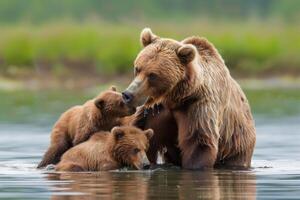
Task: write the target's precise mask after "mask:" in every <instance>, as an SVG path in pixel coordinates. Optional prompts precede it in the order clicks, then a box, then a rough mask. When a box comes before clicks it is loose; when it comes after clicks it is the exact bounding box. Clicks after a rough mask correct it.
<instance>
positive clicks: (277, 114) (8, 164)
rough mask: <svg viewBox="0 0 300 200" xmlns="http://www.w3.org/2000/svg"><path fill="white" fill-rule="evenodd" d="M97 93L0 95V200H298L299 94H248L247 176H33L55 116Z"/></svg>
mask: <svg viewBox="0 0 300 200" xmlns="http://www.w3.org/2000/svg"><path fill="white" fill-rule="evenodd" d="M93 94H95V93H94V91H87V92H86V91H63V92H60V91H47V92H33V91H0V112H1V113H0V199H130V200H131V199H136V200H141V199H189V200H192V199H198V198H199V199H201V198H209V199H221V198H222V199H299V198H300V91H299V89H272V90H266V89H265V90H263V89H261V90H246V94H247V96H248V98H249V101H250V103H251V106H252V110H253V113H254V117H255V120H256V128H257V145H256V149H255V153H254V157H253V162H252V166H253V168H252V169H251V170H248V171H232V170H211V171H184V170H179V169H166V168H161V169H156V170H154V171H149V170H145V171H125V170H124V171H114V172H99V173H62V174H58V173H51V172H49V171H45V170H37V169H35V167H36V165H37V163H38V162H39V161H40V159H41V156H42V154H43V153H44V151H45V149H46V148H47V146H48V143H49V133H50V131H51V127H52V125H53V123H54V122H55V120H56V119H57V118H58V116H59V114H60V113H61V112H63V111H64V110H65V109H66V108H68V107H70V106H72V105H76V104H81V103H82V102H84V101H85V99H87V98H90V97H92V96H93Z"/></svg>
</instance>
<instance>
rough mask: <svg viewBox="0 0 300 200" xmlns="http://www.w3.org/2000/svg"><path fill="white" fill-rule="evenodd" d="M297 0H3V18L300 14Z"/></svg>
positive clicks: (285, 17) (290, 17) (293, 17)
mask: <svg viewBox="0 0 300 200" xmlns="http://www.w3.org/2000/svg"><path fill="white" fill-rule="evenodd" d="M299 11H300V1H298V0H209V1H207V0H151V1H149V0H51V1H45V0H1V1H0V22H2V23H12V22H19V21H30V22H34V23H41V22H45V21H51V20H57V19H61V18H71V19H75V20H84V19H86V18H87V17H100V18H103V19H105V20H122V19H154V20H155V19H156V20H157V19H164V18H166V19H169V18H175V19H176V18H182V17H183V18H189V17H194V16H203V17H206V18H212V19H236V18H238V19H246V18H250V17H256V18H259V19H269V18H273V17H277V18H280V19H282V20H284V21H287V22H295V21H297V20H298V19H299V18H300V12H299Z"/></svg>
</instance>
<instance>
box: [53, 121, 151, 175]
mask: <svg viewBox="0 0 300 200" xmlns="http://www.w3.org/2000/svg"><path fill="white" fill-rule="evenodd" d="M152 135H153V131H152V129H148V130H145V131H142V130H141V129H138V128H136V127H133V126H122V127H114V128H113V129H112V131H111V132H98V133H95V134H93V136H92V137H91V138H90V139H89V140H88V141H86V142H83V143H81V144H79V145H77V146H75V147H73V148H71V149H69V150H68V151H67V152H66V153H65V154H64V155H63V156H62V158H61V161H60V162H59V163H58V164H57V166H56V170H57V171H73V172H79V171H105V170H113V169H119V168H121V167H124V166H130V167H133V168H135V169H142V168H143V167H144V166H146V165H149V164H150V163H149V160H148V158H147V156H146V150H147V148H148V146H149V139H150V138H151V137H152Z"/></svg>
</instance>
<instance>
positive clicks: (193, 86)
mask: <svg viewBox="0 0 300 200" xmlns="http://www.w3.org/2000/svg"><path fill="white" fill-rule="evenodd" d="M186 68H187V69H186V76H185V78H184V79H183V80H181V81H179V82H178V83H177V85H176V86H175V87H174V88H173V89H172V90H171V91H170V92H169V93H168V94H167V95H166V98H165V104H166V106H167V107H168V108H170V109H178V108H181V107H186V106H187V105H191V104H192V103H193V102H196V101H197V102H201V101H202V102H206V101H207V98H206V97H207V93H208V91H207V87H205V86H204V85H203V84H202V83H201V79H200V77H201V71H200V66H199V65H198V64H197V63H196V62H195V61H193V62H192V63H190V64H189V65H188V66H186Z"/></svg>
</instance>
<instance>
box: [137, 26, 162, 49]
mask: <svg viewBox="0 0 300 200" xmlns="http://www.w3.org/2000/svg"><path fill="white" fill-rule="evenodd" d="M157 38H158V36H156V35H154V34H153V33H152V31H151V29H150V28H144V29H143V30H142V32H141V43H142V45H143V47H145V46H148V45H149V44H151V43H152V42H153V41H154V40H156V39H157Z"/></svg>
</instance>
